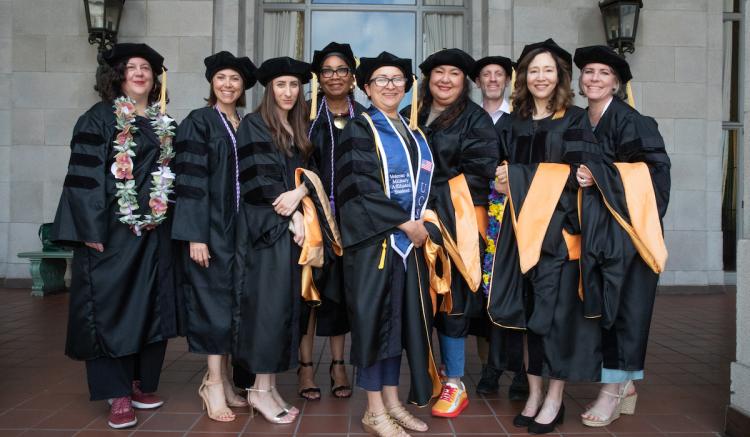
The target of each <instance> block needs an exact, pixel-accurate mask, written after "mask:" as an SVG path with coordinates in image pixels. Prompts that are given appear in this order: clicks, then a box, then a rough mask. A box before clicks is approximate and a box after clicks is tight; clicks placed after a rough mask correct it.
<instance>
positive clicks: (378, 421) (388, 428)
mask: <svg viewBox="0 0 750 437" xmlns="http://www.w3.org/2000/svg"><path fill="white" fill-rule="evenodd" d="M362 429H364V430H365V432H367V433H368V434H371V435H374V436H378V437H411V436H410V435H409V434H408V433H407V432H406V431H404V429H403V428H401V425H399V424H398V423H396V421H395V420H394V419H393V418H392V417H391V416H389V415H388V413H386V412H385V411H384V412H382V413H378V414H375V413H371V412H369V411H365V415H364V416H363V417H362Z"/></svg>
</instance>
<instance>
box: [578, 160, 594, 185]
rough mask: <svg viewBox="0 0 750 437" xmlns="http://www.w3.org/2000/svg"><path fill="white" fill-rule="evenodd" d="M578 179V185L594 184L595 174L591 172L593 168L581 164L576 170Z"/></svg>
mask: <svg viewBox="0 0 750 437" xmlns="http://www.w3.org/2000/svg"><path fill="white" fill-rule="evenodd" d="M576 179H577V180H578V185H580V186H581V187H583V188H586V187H590V186H592V185H594V176H593V175H592V174H591V170H589V169H588V168H587V167H586V166H585V165H581V166H580V167H578V170H576Z"/></svg>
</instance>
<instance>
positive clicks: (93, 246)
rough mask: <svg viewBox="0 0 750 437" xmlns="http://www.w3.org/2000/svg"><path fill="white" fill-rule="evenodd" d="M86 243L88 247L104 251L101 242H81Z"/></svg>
mask: <svg viewBox="0 0 750 437" xmlns="http://www.w3.org/2000/svg"><path fill="white" fill-rule="evenodd" d="M83 244H85V245H86V247H89V248H91V249H94V250H95V251H97V252H104V245H103V244H102V243H91V242H88V241H87V242H85V243H83Z"/></svg>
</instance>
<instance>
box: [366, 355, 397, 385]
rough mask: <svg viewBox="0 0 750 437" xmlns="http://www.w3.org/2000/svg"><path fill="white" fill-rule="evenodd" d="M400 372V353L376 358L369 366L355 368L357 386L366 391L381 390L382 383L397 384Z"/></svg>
mask: <svg viewBox="0 0 750 437" xmlns="http://www.w3.org/2000/svg"><path fill="white" fill-rule="evenodd" d="M400 374H401V355H399V356H397V357H391V358H386V359H383V360H377V361H375V363H374V364H373V365H372V366H370V367H360V368H358V369H357V386H359V387H361V388H362V389H364V390H366V391H382V390H383V386H384V385H390V386H397V385H398V378H399V375H400Z"/></svg>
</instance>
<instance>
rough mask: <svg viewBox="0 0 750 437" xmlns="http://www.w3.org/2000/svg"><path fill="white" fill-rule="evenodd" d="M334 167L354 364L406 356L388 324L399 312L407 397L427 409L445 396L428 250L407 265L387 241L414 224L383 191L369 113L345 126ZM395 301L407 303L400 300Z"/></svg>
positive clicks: (411, 257)
mask: <svg viewBox="0 0 750 437" xmlns="http://www.w3.org/2000/svg"><path fill="white" fill-rule="evenodd" d="M335 162H336V187H337V199H338V200H337V207H338V210H339V215H340V227H341V237H342V240H343V244H344V256H343V265H344V281H345V292H346V303H347V306H348V309H349V315H350V323H351V335H352V348H351V361H352V363H353V364H354V365H356V366H359V367H368V366H371V365H372V364H373V363H374V362H375V361H376V360H379V359H384V358H389V357H390V356H395V355H393V354H394V353H398V354H400V351H393V347H392V345H391V344H390V340H391V338H390V327H391V323H390V322H389V321H390V320H391V317H392V316H393V312H394V308H399V309H400V311H401V319H400V324H401V336H400V343H401V345H402V347H403V349H404V350H405V351H406V355H407V358H408V361H409V368H410V372H411V373H410V374H411V378H410V381H411V387H410V390H409V395H408V400H409V402H411V403H414V404H417V405H420V406H424V405H427V404H428V403H429V401H430V399H431V398H432V397H433V396H435V395H436V393H437V392H436V391H439V383H438V382H437V379H436V378H437V369H436V367H435V363H434V360H433V355H432V349H431V338H430V332H431V327H432V302H431V298H430V284H429V273H428V270H427V264H426V261H425V258H424V253H423V250H422V249H418V248H414V249H413V250H411V252H410V253H409V255H408V257H407V258H406V259H405V260H402V258H401V256H400V255H399V254H398V253H397V252H396V251H395V250H394V249H393V248H392V247H391V245H390V244H388V241H389V240H390V236H391V234H393V233H394V232H395V231H396V230H397V226H398V225H400V224H402V223H405V222H407V221H409V220H411V215H410V212H407V211H405V210H404V209H403V208H402V207H401V206H400V205H399V204H398V203H397V202H396V201H395V200H391V199H390V198H388V196H386V194H385V192H384V182H383V170H382V167H381V164H379V157H378V152H377V151H376V145H375V139H374V134H373V133H372V131H371V130H370V127H369V126H368V124H367V121H366V120H365V119H364V117H363V116H358V117H356V118H354V119H353V120H351V121H350V122H349V124H348V125H347V126H346V128H344V131H343V133H342V136H341V143H340V145H339V148H338V151H337V152H336V161H335ZM397 268H398V269H404V270H405V277H404V280H403V284H398V285H397V284H394V283H393V282H394V281H393V279H394V278H395V277H396V276H397V275H395V274H394V271H395V269H397ZM401 287H403V289H401ZM393 296H401V299H398V300H397V301H395V302H394V301H393V300H394V299H397V298H393Z"/></svg>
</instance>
